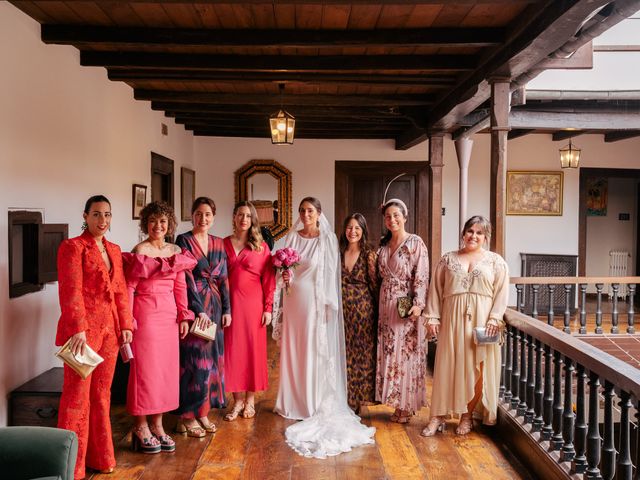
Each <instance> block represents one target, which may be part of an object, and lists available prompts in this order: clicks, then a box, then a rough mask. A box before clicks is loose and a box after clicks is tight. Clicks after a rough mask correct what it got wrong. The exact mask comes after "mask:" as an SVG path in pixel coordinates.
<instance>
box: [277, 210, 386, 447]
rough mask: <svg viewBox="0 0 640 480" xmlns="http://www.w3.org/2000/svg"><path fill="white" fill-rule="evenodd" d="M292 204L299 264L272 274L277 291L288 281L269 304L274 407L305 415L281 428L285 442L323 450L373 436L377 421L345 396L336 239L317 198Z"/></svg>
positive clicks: (289, 241)
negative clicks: (276, 368) (276, 379)
mask: <svg viewBox="0 0 640 480" xmlns="http://www.w3.org/2000/svg"><path fill="white" fill-rule="evenodd" d="M298 211H299V212H300V219H299V220H298V221H297V222H296V224H295V225H294V226H293V228H292V229H291V231H290V232H289V233H288V234H287V236H286V238H285V246H287V247H291V248H293V249H295V250H297V252H298V253H299V254H300V264H299V266H298V267H297V269H296V270H295V279H294V275H293V274H291V273H290V272H288V271H284V272H283V273H282V276H281V277H280V278H279V279H278V285H277V290H276V299H278V298H279V295H281V294H282V290H283V287H284V286H285V285H289V287H290V288H289V293H288V294H285V295H283V296H282V299H283V301H282V311H281V312H280V310H279V309H278V307H275V308H274V315H273V316H274V329H273V337H274V339H276V340H279V341H280V386H279V389H278V398H277V400H276V406H275V411H276V413H279V414H280V415H282V416H283V417H285V418H291V419H295V420H303V421H302V422H298V423H295V424H293V425H291V426H290V427H288V428H287V430H286V432H285V435H286V439H287V443H288V444H289V446H291V448H293V449H294V450H295V451H296V452H298V453H299V454H301V455H304V456H307V457H316V458H326V457H327V456H331V455H338V454H340V453H343V452H348V451H350V450H351V449H352V448H353V447H357V446H360V445H365V444H369V443H374V440H373V436H374V434H375V428H373V427H367V426H365V425H363V424H362V423H360V418H359V417H357V416H356V415H355V414H354V413H353V411H352V410H351V409H350V408H349V406H348V404H347V396H346V395H347V386H346V385H347V381H346V366H345V363H346V357H345V346H344V345H345V344H344V322H343V317H342V300H341V298H340V285H341V283H340V281H341V280H340V256H339V250H338V240H337V238H336V236H335V234H334V233H333V232H332V230H331V226H330V225H329V222H328V221H327V218H326V217H325V216H324V214H323V213H322V207H321V205H320V201H319V200H318V199H316V198H313V197H306V198H304V199H302V202H300V207H299V208H298ZM300 224H302V229H300V230H298V227H299V226H300ZM275 303H276V305H277V304H278V301H276V302H275Z"/></svg>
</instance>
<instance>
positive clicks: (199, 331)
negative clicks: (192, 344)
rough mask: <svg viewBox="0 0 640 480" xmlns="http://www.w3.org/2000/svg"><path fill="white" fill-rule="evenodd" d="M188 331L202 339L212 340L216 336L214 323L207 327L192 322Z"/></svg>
mask: <svg viewBox="0 0 640 480" xmlns="http://www.w3.org/2000/svg"><path fill="white" fill-rule="evenodd" d="M189 332H191V333H192V334H193V335H195V336H196V337H200V338H203V339H204V340H214V339H215V338H216V324H215V323H212V324H211V325H209V327H207V328H199V327H198V324H197V322H193V323H192V324H191V328H190V329H189Z"/></svg>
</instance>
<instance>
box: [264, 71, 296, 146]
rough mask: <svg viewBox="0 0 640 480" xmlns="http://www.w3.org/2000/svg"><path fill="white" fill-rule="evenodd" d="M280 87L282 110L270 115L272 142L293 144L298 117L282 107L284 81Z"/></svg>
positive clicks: (275, 143)
mask: <svg viewBox="0 0 640 480" xmlns="http://www.w3.org/2000/svg"><path fill="white" fill-rule="evenodd" d="M279 87H280V110H279V111H278V112H277V113H274V114H273V115H271V116H270V117H269V128H270V130H271V143H273V144H274V145H293V136H294V133H295V128H296V119H295V117H294V116H293V115H291V114H290V113H289V112H287V111H285V110H283V109H282V96H283V94H284V83H281V84H280V85H279Z"/></svg>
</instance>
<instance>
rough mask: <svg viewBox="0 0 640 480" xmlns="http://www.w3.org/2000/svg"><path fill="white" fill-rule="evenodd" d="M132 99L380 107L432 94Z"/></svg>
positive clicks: (154, 93)
mask: <svg viewBox="0 0 640 480" xmlns="http://www.w3.org/2000/svg"><path fill="white" fill-rule="evenodd" d="M134 98H135V99H136V100H150V101H168V100H173V101H177V102H194V103H210V104H221V105H223V104H232V105H237V104H245V105H271V106H274V107H278V106H280V105H283V106H285V107H287V108H289V107H291V108H293V107H294V106H297V105H309V106H335V107H346V106H357V107H374V106H375V107H384V106H391V107H397V106H403V105H406V106H415V105H430V104H431V103H433V97H431V96H427V95H395V96H379V95H288V94H285V95H283V96H282V97H280V95H278V94H252V95H244V94H229V93H208V92H184V91H177V92H176V91H171V90H141V89H135V90H134Z"/></svg>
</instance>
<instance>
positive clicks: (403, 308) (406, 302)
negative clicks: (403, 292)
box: [398, 297, 413, 318]
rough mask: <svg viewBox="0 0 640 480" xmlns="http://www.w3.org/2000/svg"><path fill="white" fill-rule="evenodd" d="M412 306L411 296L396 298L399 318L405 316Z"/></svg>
mask: <svg viewBox="0 0 640 480" xmlns="http://www.w3.org/2000/svg"><path fill="white" fill-rule="evenodd" d="M412 307H413V298H412V297H400V298H398V315H400V318H407V317H408V316H409V310H411V308H412Z"/></svg>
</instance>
